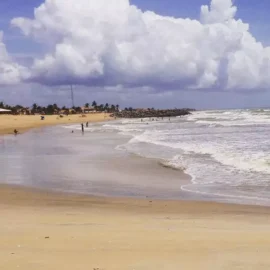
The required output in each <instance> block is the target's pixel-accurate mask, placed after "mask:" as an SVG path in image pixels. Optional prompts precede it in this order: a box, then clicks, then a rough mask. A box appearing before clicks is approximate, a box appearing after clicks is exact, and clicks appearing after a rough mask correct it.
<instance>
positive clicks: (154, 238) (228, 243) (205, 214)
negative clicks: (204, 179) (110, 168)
mask: <svg viewBox="0 0 270 270" xmlns="http://www.w3.org/2000/svg"><path fill="white" fill-rule="evenodd" d="M0 211H1V222H0V238H1V241H0V269H3V270H9V269H10V270H11V269H12V270H14V269H23V270H37V269H38V270H55V269H65V270H75V269H76V270H84V269H90V270H91V269H100V270H101V269H104V270H105V269H108V270H109V269H111V270H124V269H125V270H127V269H130V270H133V269H134V270H150V269H153V270H165V269H166V270H180V269H200V270H201V269H207V270H212V269H213V270H219V269H226V270H233V269H237V270H239V269H245V270H249V269H256V270H258V269H267V270H268V269H270V256H269V252H270V229H269V218H270V209H269V208H264V207H255V206H241V205H225V204H216V203H202V202H181V201H179V202H175V201H170V202H168V201H149V200H134V199H109V198H95V197H83V196H75V195H65V194H56V193H55V194H54V193H46V192H41V191H37V190H29V189H28V190H27V189H22V188H12V187H8V186H1V188H0Z"/></svg>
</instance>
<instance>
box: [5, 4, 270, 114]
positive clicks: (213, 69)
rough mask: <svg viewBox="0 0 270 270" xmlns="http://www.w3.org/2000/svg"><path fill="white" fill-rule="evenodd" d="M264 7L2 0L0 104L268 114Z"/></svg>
mask: <svg viewBox="0 0 270 270" xmlns="http://www.w3.org/2000/svg"><path fill="white" fill-rule="evenodd" d="M269 10H270V1H268V0H260V1H258V0H249V1H246V0H234V1H232V0H189V1H179V0H166V1H165V0H147V1H145V0H130V1H128V0H110V1H109V0H76V2H74V1H73V0H28V1H20V0H8V1H7V0H2V1H0V11H1V18H0V31H2V36H1V37H0V101H2V100H3V101H4V102H6V103H10V104H23V105H27V106H30V105H31V104H33V103H39V104H42V105H45V104H48V103H55V102H56V103H58V104H59V105H70V104H71V101H70V95H69V85H70V84H73V85H74V89H75V104H76V105H78V106H79V105H82V104H84V103H86V102H89V103H91V102H92V101H93V100H96V101H97V102H99V103H106V102H108V103H117V104H120V106H122V107H127V106H128V107H129V106H132V107H158V108H170V107H193V108H196V109H219V108H220V109H223V108H250V107H252V108H257V107H269V103H270V102H269V101H270V76H269V75H270V17H269V15H268V11H269Z"/></svg>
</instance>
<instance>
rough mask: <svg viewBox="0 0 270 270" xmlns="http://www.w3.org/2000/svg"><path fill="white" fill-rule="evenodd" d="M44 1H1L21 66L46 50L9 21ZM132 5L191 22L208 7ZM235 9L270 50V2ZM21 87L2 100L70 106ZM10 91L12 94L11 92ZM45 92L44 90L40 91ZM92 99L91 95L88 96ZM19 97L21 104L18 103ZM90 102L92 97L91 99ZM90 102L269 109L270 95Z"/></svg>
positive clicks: (96, 95) (242, 3)
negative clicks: (201, 10) (201, 8)
mask: <svg viewBox="0 0 270 270" xmlns="http://www.w3.org/2000/svg"><path fill="white" fill-rule="evenodd" d="M41 3H43V1H42V0H27V1H21V0H2V1H0V10H1V19H0V29H1V30H3V32H4V35H5V38H4V42H5V44H6V46H7V50H8V52H9V53H10V54H11V55H12V56H14V58H15V59H16V60H17V61H18V62H19V63H22V64H27V63H28V61H30V60H29V59H28V58H29V57H31V56H33V57H38V56H41V55H43V53H44V47H43V46H42V44H38V43H36V42H34V41H33V40H31V39H29V38H26V37H24V36H23V35H22V34H21V33H20V31H19V30H18V29H15V28H12V27H11V26H10V21H11V19H12V18H15V17H29V18H32V17H33V11H34V8H35V7H38V6H39V5H40V4H41ZM131 3H132V4H134V5H136V6H137V7H138V8H140V9H142V10H143V11H147V10H151V11H154V12H155V13H157V14H160V15H162V16H173V17H177V18H178V17H181V18H187V17H188V18H191V19H197V20H199V17H200V7H201V6H202V5H208V4H209V1H207V0H189V1H179V0H131ZM234 3H235V5H236V6H237V8H238V11H237V17H236V18H241V19H242V20H243V21H244V22H247V23H249V25H250V32H251V33H252V35H253V36H254V37H255V38H256V40H257V41H260V42H262V43H263V45H264V46H270V16H269V10H270V1H269V0H260V1H258V0H248V1H247V0H235V1H234ZM18 88H19V87H18V86H16V87H15V86H14V87H13V86H10V87H3V88H2V90H0V100H2V99H4V100H6V101H7V102H11V103H14V102H15V103H16V102H19V100H22V102H24V103H29V104H32V103H33V102H34V101H35V102H36V101H38V102H39V103H48V102H51V101H53V100H58V101H59V102H60V103H61V102H62V103H68V102H69V101H68V99H67V100H65V101H63V95H62V94H61V93H60V94H59V92H58V91H57V90H56V88H52V90H51V91H48V93H44V91H45V90H44V87H41V86H39V85H36V84H35V86H34V87H33V86H31V87H30V86H27V85H25V84H24V87H22V89H25V90H21V92H20V93H18V91H19V90H18ZM78 88H79V87H78ZM9 89H11V90H9ZM39 89H43V90H39ZM78 91H79V92H78V97H77V100H78V102H83V101H84V100H85V95H87V93H86V92H85V90H81V92H80V90H78ZM89 95H90V94H89ZM18 97H20V98H19V100H18ZM89 98H90V97H89ZM91 99H98V100H100V102H105V100H107V99H108V102H115V103H120V104H121V105H123V106H129V105H132V106H140V104H143V106H149V107H152V106H158V107H164V106H165V107H170V106H173V107H174V106H177V105H178V104H180V105H181V106H185V105H186V106H192V107H197V108H219V107H220V108H226V107H231V108H235V107H260V106H264V107H265V106H267V105H268V102H267V100H270V94H269V92H268V91H263V92H260V91H254V92H252V93H245V94H239V92H228V93H213V92H211V91H206V92H200V91H188V92H187V91H182V92H181V93H178V94H177V93H175V92H173V93H168V94H164V95H161V94H160V93H159V94H151V95H149V96H148V97H147V98H144V100H141V99H140V95H135V96H133V95H131V94H130V93H128V94H126V95H122V96H121V95H120V94H119V95H112V94H108V93H103V94H101V92H100V91H99V92H98V91H97V92H95V90H92V92H91Z"/></svg>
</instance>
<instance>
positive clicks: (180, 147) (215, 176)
mask: <svg viewBox="0 0 270 270" xmlns="http://www.w3.org/2000/svg"><path fill="white" fill-rule="evenodd" d="M103 128H104V130H109V129H113V130H116V131H117V132H119V134H122V135H125V136H130V137H131V138H130V140H129V141H128V142H127V143H125V144H122V145H119V146H117V149H118V150H121V151H127V152H128V153H133V154H136V155H139V156H142V157H146V158H156V159H159V160H160V161H161V163H162V164H163V165H164V166H166V167H170V168H172V169H179V170H184V171H185V172H186V173H187V174H189V175H190V176H191V177H192V180H191V184H187V185H182V186H181V187H179V188H181V189H182V190H183V191H187V192H193V193H198V194H203V195H214V196H219V197H223V199H228V200H229V201H232V202H247V203H254V204H267V205H268V204H269V202H270V110H227V111H224V110H215V111H198V112H194V113H193V114H192V115H190V116H188V117H187V118H180V117H179V118H174V119H171V120H170V121H169V119H163V120H161V119H159V120H158V121H149V119H144V120H143V122H141V120H140V119H139V120H122V121H119V122H118V123H113V124H106V125H103Z"/></svg>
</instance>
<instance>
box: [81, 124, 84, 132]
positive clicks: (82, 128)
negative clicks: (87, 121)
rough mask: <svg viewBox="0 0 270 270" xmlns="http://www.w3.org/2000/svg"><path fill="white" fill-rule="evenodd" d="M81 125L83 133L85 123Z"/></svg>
mask: <svg viewBox="0 0 270 270" xmlns="http://www.w3.org/2000/svg"><path fill="white" fill-rule="evenodd" d="M81 126H82V133H84V124H83V123H82V124H81Z"/></svg>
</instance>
